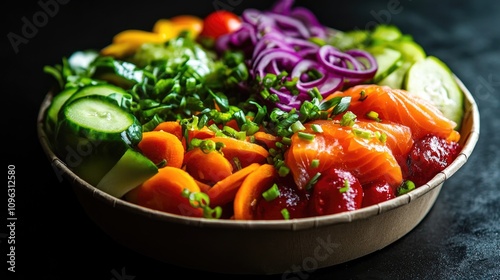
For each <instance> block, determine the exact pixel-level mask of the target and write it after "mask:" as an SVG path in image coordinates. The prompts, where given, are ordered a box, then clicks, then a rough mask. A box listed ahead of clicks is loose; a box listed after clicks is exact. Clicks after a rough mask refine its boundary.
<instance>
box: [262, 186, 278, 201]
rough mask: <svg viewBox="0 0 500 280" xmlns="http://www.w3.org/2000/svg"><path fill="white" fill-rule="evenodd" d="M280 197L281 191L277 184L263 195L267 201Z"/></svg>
mask: <svg viewBox="0 0 500 280" xmlns="http://www.w3.org/2000/svg"><path fill="white" fill-rule="evenodd" d="M278 196H280V190H279V189H278V185H277V184H276V183H274V184H273V185H272V186H271V187H270V188H269V189H267V190H266V191H264V192H263V193H262V197H263V198H264V199H265V200H266V201H272V200H274V199H275V198H277V197H278Z"/></svg>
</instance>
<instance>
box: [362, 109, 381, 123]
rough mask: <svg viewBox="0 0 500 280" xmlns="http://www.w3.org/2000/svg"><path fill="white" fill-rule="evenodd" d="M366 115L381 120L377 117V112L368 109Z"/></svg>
mask: <svg viewBox="0 0 500 280" xmlns="http://www.w3.org/2000/svg"><path fill="white" fill-rule="evenodd" d="M366 117H367V118H369V119H371V120H374V121H377V122H380V121H381V119H380V118H379V117H378V113H377V112H375V111H370V112H368V113H366Z"/></svg>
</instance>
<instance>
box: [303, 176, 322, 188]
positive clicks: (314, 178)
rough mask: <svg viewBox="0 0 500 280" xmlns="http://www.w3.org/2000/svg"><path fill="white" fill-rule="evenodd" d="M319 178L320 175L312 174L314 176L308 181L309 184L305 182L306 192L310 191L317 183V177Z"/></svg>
mask: <svg viewBox="0 0 500 280" xmlns="http://www.w3.org/2000/svg"><path fill="white" fill-rule="evenodd" d="M320 176H321V173H319V172H318V173H316V174H314V176H313V177H312V178H311V179H310V180H309V182H307V184H306V187H305V188H306V190H310V189H311V188H312V187H313V186H314V185H315V184H316V183H317V182H318V179H319V177H320Z"/></svg>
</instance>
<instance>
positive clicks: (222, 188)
mask: <svg viewBox="0 0 500 280" xmlns="http://www.w3.org/2000/svg"><path fill="white" fill-rule="evenodd" d="M259 166H260V164H258V163H252V164H250V165H248V166H247V167H244V168H242V169H240V170H238V171H236V172H234V173H233V174H231V175H230V176H228V177H226V178H225V179H223V180H221V181H219V182H217V183H215V185H214V186H213V187H212V188H211V189H210V190H208V192H207V194H208V197H209V198H210V206H211V207H215V206H222V205H225V204H227V203H229V202H231V201H233V199H234V197H235V195H236V192H237V191H238V188H239V187H240V186H241V183H242V182H243V180H244V179H245V178H246V177H247V176H248V175H249V174H250V173H252V172H254V171H255V170H256V169H257V168H259Z"/></svg>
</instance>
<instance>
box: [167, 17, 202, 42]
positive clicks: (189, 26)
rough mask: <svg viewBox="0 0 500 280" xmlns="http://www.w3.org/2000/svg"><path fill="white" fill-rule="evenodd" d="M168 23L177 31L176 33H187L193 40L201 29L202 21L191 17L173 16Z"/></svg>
mask: <svg viewBox="0 0 500 280" xmlns="http://www.w3.org/2000/svg"><path fill="white" fill-rule="evenodd" d="M170 21H171V22H172V23H173V24H174V26H175V28H176V29H177V33H180V32H182V31H188V32H190V35H191V36H192V37H193V38H196V37H197V36H198V35H199V34H200V33H201V31H202V29H203V19H201V18H200V17H197V16H193V15H178V16H174V17H172V18H170Z"/></svg>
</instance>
